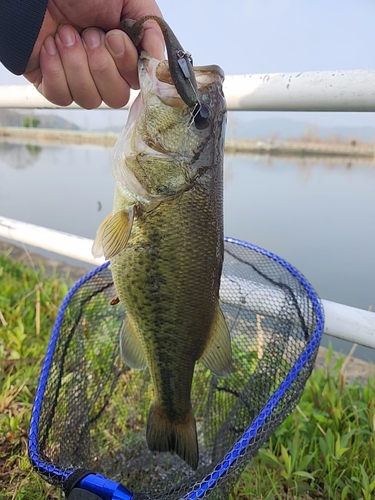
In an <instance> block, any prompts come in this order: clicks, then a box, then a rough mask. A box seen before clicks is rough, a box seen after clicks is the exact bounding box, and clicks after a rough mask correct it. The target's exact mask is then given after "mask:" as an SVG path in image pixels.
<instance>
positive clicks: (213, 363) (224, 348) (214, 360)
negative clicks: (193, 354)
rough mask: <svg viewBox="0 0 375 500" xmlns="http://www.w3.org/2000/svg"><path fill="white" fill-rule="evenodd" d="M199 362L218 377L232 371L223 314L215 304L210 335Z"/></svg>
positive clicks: (229, 345) (228, 341) (228, 334)
mask: <svg viewBox="0 0 375 500" xmlns="http://www.w3.org/2000/svg"><path fill="white" fill-rule="evenodd" d="M200 361H202V362H203V363H204V365H205V366H206V367H207V368H209V369H210V370H211V371H212V373H214V374H215V375H218V376H224V375H229V373H230V372H231V371H232V349H231V341H230V333H229V330H228V327H227V324H226V321H225V318H224V314H223V312H222V310H221V309H220V306H219V304H217V308H216V313H215V318H214V321H213V323H212V327H211V334H210V337H209V341H208V343H207V345H206V348H205V350H204V352H203V355H202V356H201V358H200Z"/></svg>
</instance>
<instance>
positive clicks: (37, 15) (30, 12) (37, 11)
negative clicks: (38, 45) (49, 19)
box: [0, 0, 48, 75]
mask: <svg viewBox="0 0 375 500" xmlns="http://www.w3.org/2000/svg"><path fill="white" fill-rule="evenodd" d="M47 4H48V0H0V62H2V64H4V66H5V67H6V68H7V69H8V70H9V71H11V72H12V73H14V74H15V75H22V73H24V72H25V69H26V66H27V63H28V61H29V58H30V56H31V52H32V50H33V48H34V44H35V41H36V39H37V38H38V34H39V31H40V28H41V26H42V23H43V19H44V14H45V12H46V9H47Z"/></svg>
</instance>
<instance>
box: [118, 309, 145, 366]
mask: <svg viewBox="0 0 375 500" xmlns="http://www.w3.org/2000/svg"><path fill="white" fill-rule="evenodd" d="M120 353H121V356H122V359H123V360H124V362H125V363H126V364H127V365H128V366H130V368H134V369H135V370H144V369H145V368H146V367H147V360H146V356H145V354H144V350H143V346H142V344H141V342H140V340H139V338H138V336H137V334H136V332H135V329H134V325H133V323H132V322H131V320H130V318H129V316H127V317H126V319H125V322H124V326H123V328H122V330H121V332H120Z"/></svg>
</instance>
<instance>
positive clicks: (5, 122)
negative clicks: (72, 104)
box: [0, 109, 79, 130]
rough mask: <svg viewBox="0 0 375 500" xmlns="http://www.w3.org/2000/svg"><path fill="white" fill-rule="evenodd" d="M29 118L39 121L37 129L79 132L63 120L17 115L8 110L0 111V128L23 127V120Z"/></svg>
mask: <svg viewBox="0 0 375 500" xmlns="http://www.w3.org/2000/svg"><path fill="white" fill-rule="evenodd" d="M27 116H30V117H32V118H37V119H38V120H39V122H40V123H39V128H57V129H61V130H79V127H78V126H77V125H76V124H75V123H72V122H70V121H68V120H64V118H60V117H59V116H55V115H38V114H37V113H34V112H30V113H29V114H28V113H26V112H25V113H19V112H17V111H12V110H9V109H0V126H1V127H23V125H24V119H25V118H26V117H27Z"/></svg>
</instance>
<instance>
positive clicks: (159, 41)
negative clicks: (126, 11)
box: [141, 21, 165, 61]
mask: <svg viewBox="0 0 375 500" xmlns="http://www.w3.org/2000/svg"><path fill="white" fill-rule="evenodd" d="M144 30H145V31H144V35H143V38H142V40H141V47H142V48H143V49H144V50H145V51H146V52H148V53H149V54H151V55H152V56H153V57H155V58H156V59H159V60H160V61H162V60H163V59H165V55H164V50H165V44H164V38H163V35H162V33H161V30H160V28H159V25H158V24H156V21H146V22H145V24H144Z"/></svg>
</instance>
